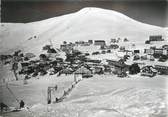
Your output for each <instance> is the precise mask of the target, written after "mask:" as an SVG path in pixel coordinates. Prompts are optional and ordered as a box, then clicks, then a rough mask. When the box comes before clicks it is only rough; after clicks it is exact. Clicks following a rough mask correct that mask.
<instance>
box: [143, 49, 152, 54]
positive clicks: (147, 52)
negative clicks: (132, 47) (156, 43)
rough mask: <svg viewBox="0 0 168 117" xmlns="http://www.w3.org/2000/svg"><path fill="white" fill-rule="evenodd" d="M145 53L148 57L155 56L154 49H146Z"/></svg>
mask: <svg viewBox="0 0 168 117" xmlns="http://www.w3.org/2000/svg"><path fill="white" fill-rule="evenodd" d="M144 53H145V54H148V55H153V54H154V50H153V49H151V48H150V49H144Z"/></svg>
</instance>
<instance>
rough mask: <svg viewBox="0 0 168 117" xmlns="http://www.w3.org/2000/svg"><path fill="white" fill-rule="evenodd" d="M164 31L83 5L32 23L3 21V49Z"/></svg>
mask: <svg viewBox="0 0 168 117" xmlns="http://www.w3.org/2000/svg"><path fill="white" fill-rule="evenodd" d="M165 33H166V31H165V29H164V28H161V27H157V26H152V25H148V24H143V23H140V22H138V21H135V20H133V19H131V18H129V17H127V16H125V15H123V14H121V13H118V12H116V11H112V10H105V9H100V8H84V9H82V10H80V11H78V12H76V13H72V14H69V15H64V16H60V17H55V18H51V19H47V20H43V21H38V22H33V23H26V24H22V23H19V24H12V23H3V24H1V28H0V52H1V53H2V52H11V51H12V50H13V49H18V48H21V49H24V50H25V51H34V52H39V50H41V47H42V46H43V45H45V44H47V43H49V42H50V41H49V40H52V42H53V44H54V45H55V46H58V44H60V43H61V42H62V41H64V40H65V41H76V40H88V39H92V40H96V39H104V40H110V38H118V37H120V38H124V37H127V38H129V40H131V41H133V42H144V41H145V40H146V39H148V37H149V35H163V36H165ZM10 50H11V51H10Z"/></svg>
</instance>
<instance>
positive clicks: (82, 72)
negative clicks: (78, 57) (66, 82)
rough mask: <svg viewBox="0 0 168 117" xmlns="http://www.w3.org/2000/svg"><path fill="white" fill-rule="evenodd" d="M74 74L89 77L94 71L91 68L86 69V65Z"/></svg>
mask: <svg viewBox="0 0 168 117" xmlns="http://www.w3.org/2000/svg"><path fill="white" fill-rule="evenodd" d="M74 73H75V74H81V75H83V74H88V75H89V74H92V70H91V69H90V68H88V67H86V66H85V65H82V66H80V67H79V68H78V69H77V70H76V71H75V72H74Z"/></svg>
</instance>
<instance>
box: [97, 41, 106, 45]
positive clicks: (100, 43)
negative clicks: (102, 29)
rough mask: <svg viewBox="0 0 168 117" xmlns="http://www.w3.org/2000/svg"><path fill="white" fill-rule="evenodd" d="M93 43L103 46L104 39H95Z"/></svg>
mask: <svg viewBox="0 0 168 117" xmlns="http://www.w3.org/2000/svg"><path fill="white" fill-rule="evenodd" d="M94 45H99V46H105V45H106V42H105V41H104V40H95V41H94Z"/></svg>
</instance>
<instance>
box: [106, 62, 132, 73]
mask: <svg viewBox="0 0 168 117" xmlns="http://www.w3.org/2000/svg"><path fill="white" fill-rule="evenodd" d="M107 62H108V63H109V66H113V67H114V72H115V73H116V74H121V73H122V72H126V71H128V70H129V65H126V64H125V63H124V61H122V60H119V61H113V60H107Z"/></svg>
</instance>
